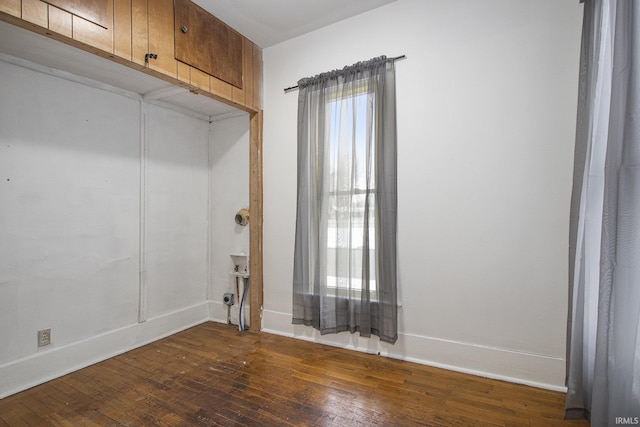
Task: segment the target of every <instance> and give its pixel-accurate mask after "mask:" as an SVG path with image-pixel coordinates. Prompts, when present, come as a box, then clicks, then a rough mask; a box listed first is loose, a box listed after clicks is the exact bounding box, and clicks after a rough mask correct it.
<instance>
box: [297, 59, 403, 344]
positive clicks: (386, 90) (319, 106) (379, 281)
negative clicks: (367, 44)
mask: <svg viewBox="0 0 640 427" xmlns="http://www.w3.org/2000/svg"><path fill="white" fill-rule="evenodd" d="M298 87H299V95H298V197H297V217H296V235H295V254H294V277H293V323H294V324H304V325H308V326H312V327H314V328H316V329H318V330H319V331H320V332H321V333H322V334H328V333H338V332H342V331H350V332H351V333H353V332H356V331H359V332H360V335H361V336H365V337H369V336H371V334H374V335H377V336H379V337H380V340H381V341H385V342H390V343H395V341H396V340H397V337H398V334H397V297H396V228H397V226H396V223H397V213H396V211H397V192H396V187H397V184H396V175H397V173H396V112H395V102H396V98H395V70H394V62H393V60H391V59H387V58H386V57H380V58H375V59H372V60H370V61H367V62H360V63H357V64H355V65H353V66H350V67H346V68H344V69H342V70H337V71H332V72H328V73H324V74H320V75H318V76H315V77H312V78H306V79H302V80H300V81H299V82H298Z"/></svg>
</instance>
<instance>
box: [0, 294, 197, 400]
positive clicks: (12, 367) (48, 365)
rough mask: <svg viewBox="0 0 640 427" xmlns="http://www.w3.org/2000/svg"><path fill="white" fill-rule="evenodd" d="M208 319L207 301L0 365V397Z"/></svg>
mask: <svg viewBox="0 0 640 427" xmlns="http://www.w3.org/2000/svg"><path fill="white" fill-rule="evenodd" d="M208 320H209V302H203V303H200V304H197V305H194V306H191V307H187V308H184V309H181V310H178V311H175V312H172V313H167V314H164V315H162V316H158V317H155V318H151V319H148V320H147V321H146V322H144V323H135V324H132V325H129V326H126V327H124V328H120V329H117V330H114V331H109V332H106V333H104V334H101V335H97V336H94V337H91V338H88V339H85V340H82V341H78V342H75V343H73V344H69V345H65V346H61V347H57V348H52V349H51V350H48V351H43V352H38V353H36V354H33V355H30V356H27V357H24V358H22V359H18V360H14V361H11V362H9V363H6V364H3V365H0V378H2V381H0V399H2V398H4V397H6V396H9V395H11V394H14V393H18V392H20V391H23V390H26V389H28V388H31V387H33V386H36V385H38V384H42V383H44V382H47V381H49V380H52V379H54V378H58V377H60V376H62V375H65V374H68V373H69V372H73V371H76V370H78V369H82V368H84V367H87V366H90V365H93V364H94V363H97V362H100V361H103V360H106V359H108V358H110V357H113V356H116V355H118V354H121V353H124V352H126V351H129V350H132V349H134V348H137V347H140V346H143V345H145V344H148V343H150V342H152V341H156V340H158V339H160V338H164V337H166V336H169V335H172V334H175V333H176V332H179V331H182V330H184V329H187V328H190V327H192V326H195V325H198V324H200V323H203V322H206V321H208Z"/></svg>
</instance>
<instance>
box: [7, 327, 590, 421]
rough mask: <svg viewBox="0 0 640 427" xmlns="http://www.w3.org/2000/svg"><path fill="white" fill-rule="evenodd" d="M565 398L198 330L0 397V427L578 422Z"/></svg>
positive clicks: (248, 335) (288, 342)
mask: <svg viewBox="0 0 640 427" xmlns="http://www.w3.org/2000/svg"><path fill="white" fill-rule="evenodd" d="M563 406H564V394H562V393H556V392H550V391H545V390H538V389H535V388H531V387H527V386H521V385H514V384H509V383H504V382H501V381H495V380H488V379H483V378H478V377H474V376H470V375H465V374H460V373H456V372H450V371H446V370H442V369H436V368H431V367H427V366H422V365H417V364H414V363H410V362H403V361H398V360H393V359H387V358H384V357H380V356H375V355H369V354H362V353H357V352H353V351H349V350H343V349H338V348H334V347H329V346H324V345H320V344H314V343H309V342H304V341H300V340H295V339H291V338H285V337H280V336H276V335H270V334H266V333H253V332H242V333H241V332H238V331H237V330H236V329H235V328H234V327H231V326H227V325H224V324H219V323H212V322H208V323H204V324H202V325H199V326H196V327H194V328H191V329H188V330H186V331H184V332H181V333H178V334H175V335H173V336H171V337H168V338H165V339H162V340H159V341H156V342H154V343H152V344H149V345H146V346H144V347H141V348H138V349H136V350H132V351H130V352H128V353H125V354H122V355H120V356H117V357H114V358H111V359H109V360H106V361H104V362H101V363H98V364H96V365H93V366H90V367H88V368H85V369H82V370H80V371H77V372H74V373H72V374H69V375H66V376H64V377H61V378H58V379H55V380H53V381H49V382H48V383H46V384H42V385H40V386H37V387H34V388H32V389H29V390H26V391H24V392H22V393H19V394H16V395H13V396H9V397H7V398H5V399H2V400H0V426H43V425H60V426H120V425H124V426H142V425H158V426H189V425H202V426H385V427H386V426H412V425H423V426H561V425H562V426H588V423H587V422H585V421H563V420H562V415H563Z"/></svg>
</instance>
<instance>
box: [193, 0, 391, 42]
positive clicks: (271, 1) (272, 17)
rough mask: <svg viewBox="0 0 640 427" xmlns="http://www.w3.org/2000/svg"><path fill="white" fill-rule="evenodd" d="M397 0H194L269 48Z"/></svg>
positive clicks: (243, 33)
mask: <svg viewBox="0 0 640 427" xmlns="http://www.w3.org/2000/svg"><path fill="white" fill-rule="evenodd" d="M394 1H396V0H193V2H194V3H197V4H198V5H199V6H201V7H202V8H204V9H206V10H207V11H208V12H209V13H211V14H212V15H214V16H215V17H217V18H219V19H221V20H222V21H224V22H225V23H227V24H228V25H229V26H231V27H232V28H234V29H235V30H236V31H238V32H239V33H241V34H242V35H243V36H245V37H247V38H248V39H249V40H251V41H252V42H254V43H255V44H257V45H258V46H260V47H261V48H266V47H269V46H273V45H276V44H278V43H280V42H283V41H285V40H289V39H292V38H294V37H298V36H300V35H302V34H305V33H308V32H310V31H313V30H317V29H318V28H321V27H325V26H327V25H330V24H333V23H335V22H338V21H342V20H344V19H347V18H350V17H352V16H355V15H359V14H361V13H363V12H367V11H369V10H372V9H375V8H377V7H380V6H383V5H385V4H388V3H393V2H394Z"/></svg>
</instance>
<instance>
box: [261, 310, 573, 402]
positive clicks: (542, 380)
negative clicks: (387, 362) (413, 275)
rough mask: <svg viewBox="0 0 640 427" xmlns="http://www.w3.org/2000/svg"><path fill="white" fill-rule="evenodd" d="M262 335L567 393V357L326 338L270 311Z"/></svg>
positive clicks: (427, 340)
mask: <svg viewBox="0 0 640 427" xmlns="http://www.w3.org/2000/svg"><path fill="white" fill-rule="evenodd" d="M262 331H263V332H268V333H272V334H276V335H284V336H289V337H294V338H297V339H302V340H306V341H313V342H317V343H321V344H327V345H331V346H335V347H342V348H347V349H350V350H356V351H361V352H365V353H372V354H380V355H383V356H386V357H391V358H394V359H400V360H406V361H410V362H415V363H419V364H422V365H428V366H433V367H437V368H443V369H448V370H452V371H457V372H463V373H466V374H472V375H477V376H481V377H485V378H492V379H497V380H502V381H508V382H511V383H517V384H526V385H529V386H533V387H537V388H542V389H546V390H553V391H560V392H566V391H567V389H566V387H565V386H564V385H563V383H564V375H565V361H564V358H562V357H553V356H546V355H540V354H532V353H526V352H520V351H514V350H509V349H503V348H496V347H489V346H481V345H477V344H470V343H464V342H458V341H452V340H443V339H440V338H434V337H427V336H420V335H414V334H406V333H399V334H398V341H397V342H396V343H395V344H394V345H391V344H387V343H384V342H380V340H379V339H378V338H377V337H373V338H360V337H359V335H358V334H350V333H348V332H344V333H340V334H337V335H320V333H319V332H318V331H317V330H315V329H313V328H311V327H306V326H303V325H292V324H291V314H290V313H280V312H275V311H270V310H264V312H263V317H262Z"/></svg>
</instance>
